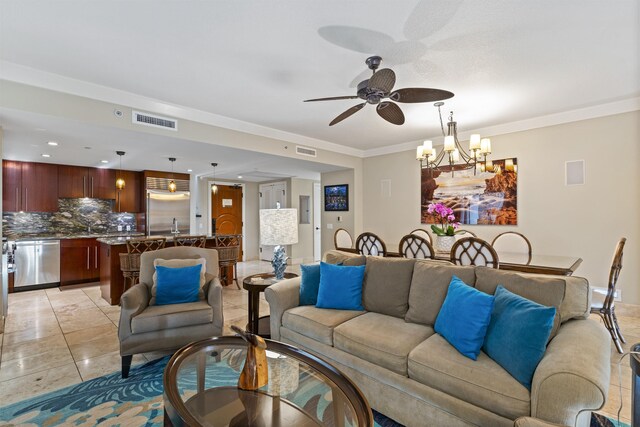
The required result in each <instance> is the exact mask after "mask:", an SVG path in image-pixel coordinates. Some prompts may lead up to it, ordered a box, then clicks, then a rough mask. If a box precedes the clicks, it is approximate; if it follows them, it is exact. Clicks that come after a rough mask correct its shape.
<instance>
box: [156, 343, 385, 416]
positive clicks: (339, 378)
mask: <svg viewBox="0 0 640 427" xmlns="http://www.w3.org/2000/svg"><path fill="white" fill-rule="evenodd" d="M265 341H266V343H267V362H268V370H269V383H268V384H267V385H265V386H264V387H261V388H259V389H258V390H255V391H248V390H240V389H238V387H237V383H238V378H239V376H240V372H241V371H242V368H243V366H244V361H245V358H246V353H247V344H246V342H245V341H244V340H243V339H242V338H240V337H237V336H225V337H217V338H210V339H206V340H202V341H198V342H195V343H192V344H189V345H187V346H186V347H183V348H182V349H180V350H178V352H176V353H175V354H174V355H173V357H172V358H171V360H170V361H169V363H168V364H167V367H166V368H165V372H164V408H165V425H173V426H185V425H188V426H211V427H218V426H221V427H227V426H228V427H240V426H251V427H267V426H282V427H284V426H301V427H307V426H322V425H331V426H336V427H340V426H353V427H357V426H367V427H370V426H373V425H374V424H373V414H372V412H371V408H370V407H369V404H368V402H367V400H366V398H365V397H364V396H363V394H362V392H361V391H360V389H359V388H358V387H357V386H356V385H355V384H354V383H353V382H352V381H351V380H350V379H349V378H347V377H346V376H345V375H343V374H342V373H341V372H340V371H338V370H337V369H336V368H334V367H333V366H331V365H329V364H328V363H327V362H325V361H323V360H321V359H319V358H317V357H315V356H313V355H311V354H309V353H307V352H305V351H302V350H299V349H297V348H295V347H293V346H290V345H288V344H284V343H281V342H278V341H272V340H265Z"/></svg>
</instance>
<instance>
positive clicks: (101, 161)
mask: <svg viewBox="0 0 640 427" xmlns="http://www.w3.org/2000/svg"><path fill="white" fill-rule="evenodd" d="M100 163H109V160H100Z"/></svg>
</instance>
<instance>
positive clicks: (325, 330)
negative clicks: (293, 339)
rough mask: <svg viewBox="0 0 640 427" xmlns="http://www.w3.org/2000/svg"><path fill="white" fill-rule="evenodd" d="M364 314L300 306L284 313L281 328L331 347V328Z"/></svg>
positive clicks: (362, 312)
mask: <svg viewBox="0 0 640 427" xmlns="http://www.w3.org/2000/svg"><path fill="white" fill-rule="evenodd" d="M364 313H365V312H364V311H354V310H332V309H327V308H316V307H313V306H300V307H294V308H292V309H290V310H287V311H285V312H284V314H283V315H282V326H284V327H286V328H288V329H291V330H292V331H295V332H297V333H299V334H302V335H304V336H306V337H309V338H313V339H314V340H316V341H319V342H321V343H323V344H327V345H331V346H332V345H333V328H335V327H336V326H338V325H340V324H341V323H344V322H346V321H347V320H350V319H353V318H354V317H356V316H360V315H361V314H364Z"/></svg>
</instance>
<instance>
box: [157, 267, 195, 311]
mask: <svg viewBox="0 0 640 427" xmlns="http://www.w3.org/2000/svg"><path fill="white" fill-rule="evenodd" d="M201 272H202V265H194V266H191V267H181V268H170V267H163V266H160V265H159V266H157V267H156V275H157V279H158V280H157V283H156V304H157V305H167V304H180V303H186V302H196V301H198V293H199V292H202V288H201V287H200V276H201V274H200V273H201Z"/></svg>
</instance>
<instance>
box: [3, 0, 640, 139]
mask: <svg viewBox="0 0 640 427" xmlns="http://www.w3.org/2000/svg"><path fill="white" fill-rule="evenodd" d="M639 3H640V2H638V1H637V0H618V1H616V2H608V1H595V0H564V1H557V0H538V1H530V0H499V1H497V0H491V1H469V0H467V1H461V0H422V1H417V0H411V1H393V2H391V1H389V0H375V1H344V0H324V1H315V0H291V1H283V0H270V1H267V0H259V1H258V0H235V1H228V2H223V1H209V2H204V1H160V0H148V1H147V0H138V1H135V2H133V1H129V2H125V1H120V2H113V1H104V0H96V1H91V2H88V1H82V0H75V1H56V2H52V1H49V0H35V1H22V0H11V1H9V0H0V7H1V8H2V13H1V14H0V40H1V41H0V59H1V60H3V61H6V62H9V63H14V64H20V65H23V66H27V67H31V68H34V69H37V70H43V71H46V72H50V73H56V74H59V75H62V76H66V77H69V78H73V79H77V80H81V81H86V82H91V83H95V84H99V85H104V86H107V87H111V88H115V89H118V90H123V91H127V92H131V93H134V94H139V95H143V96H147V97H151V98H154V99H158V100H162V101H166V102H170V103H175V104H178V105H182V106H186V107H191V108H195V109H199V110H203V111H206V112H211V113H215V114H219V115H223V116H227V117H231V118H234V119H238V120H243V121H246V122H250V123H254V124H258V125H262V126H266V127H269V128H273V129H278V130H282V131H287V132H291V133H295V134H299V135H303V136H307V137H312V138H316V139H321V140H324V141H330V142H334V143H338V144H343V145H346V146H350V147H354V148H358V149H372V148H377V147H383V146H389V145H393V144H398V143H403V142H407V141H414V140H419V139H421V138H424V137H425V136H432V135H437V134H438V133H439V122H438V119H437V114H436V110H435V109H434V107H433V106H432V105H431V104H415V105H411V104H402V105H401V107H402V109H403V111H404V113H405V116H406V118H407V122H406V124H405V125H404V126H401V127H397V126H394V125H391V124H389V123H387V122H385V121H383V120H382V119H381V118H379V117H378V116H377V114H376V113H375V111H374V108H372V107H371V106H368V108H365V109H364V110H363V111H360V112H359V113H357V114H356V115H354V116H353V117H351V118H349V119H347V120H345V121H344V122H342V123H340V124H338V125H336V126H333V127H329V126H328V123H329V122H330V121H331V119H332V118H334V117H335V116H337V115H338V114H339V113H341V112H342V111H344V110H346V109H347V108H349V107H351V106H352V105H355V104H357V103H359V102H358V100H348V101H333V102H326V103H302V100H303V99H306V98H313V97H324V96H336V95H350V94H352V93H354V91H355V89H353V87H350V86H352V84H353V82H354V79H355V78H356V76H360V78H363V77H364V76H365V75H364V74H362V75H360V74H361V72H363V71H365V64H364V60H365V58H366V57H367V56H369V55H371V54H379V55H381V56H382V57H383V59H384V60H385V61H384V62H383V66H389V67H392V68H393V69H394V71H395V72H396V75H397V83H396V87H412V86H424V87H434V88H441V89H446V90H450V91H452V92H454V93H455V97H454V98H452V99H451V100H449V101H447V102H446V105H445V107H444V108H445V111H448V110H449V109H453V110H454V111H455V117H456V118H457V119H458V121H459V129H460V130H461V131H465V130H472V129H478V128H484V127H489V126H493V125H497V124H504V123H509V122H513V121H518V120H523V119H527V118H532V117H538V116H543V115H548V114H553V113H558V112H563V111H568V110H573V109H577V108H582V107H589V106H594V105H600V104H603V103H607V102H613V101H618V100H625V99H630V98H634V97H637V96H639V95H640V78H639V77H638V76H639V75H640V66H639V61H640V60H639V56H640V54H639V52H640V42H639V40H640V34H639V32H640V29H639V28H640V24H639V20H638V16H639ZM355 81H357V79H356V80H355Z"/></svg>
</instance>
